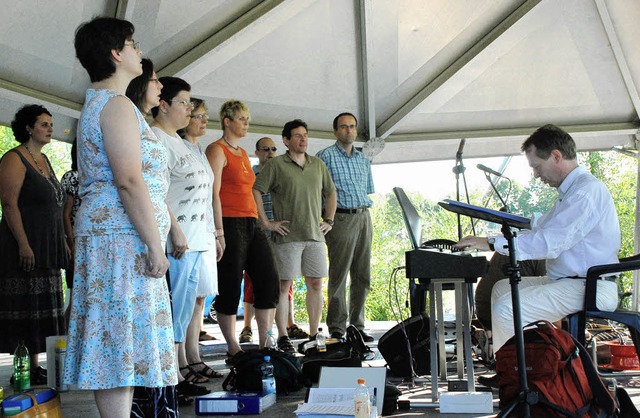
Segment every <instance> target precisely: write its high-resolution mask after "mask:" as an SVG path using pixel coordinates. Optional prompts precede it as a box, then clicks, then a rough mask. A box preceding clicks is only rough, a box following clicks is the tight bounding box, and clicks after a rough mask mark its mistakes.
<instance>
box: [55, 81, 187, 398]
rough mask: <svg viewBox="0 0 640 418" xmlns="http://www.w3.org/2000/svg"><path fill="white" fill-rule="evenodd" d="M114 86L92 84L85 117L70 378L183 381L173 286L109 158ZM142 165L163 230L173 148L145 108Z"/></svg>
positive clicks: (151, 383) (111, 382) (84, 383)
mask: <svg viewBox="0 0 640 418" xmlns="http://www.w3.org/2000/svg"><path fill="white" fill-rule="evenodd" d="M116 95H118V94H117V93H116V92H114V91H111V90H94V89H89V90H87V94H86V100H85V106H84V108H83V112H82V115H81V117H80V122H79V123H78V164H79V177H80V198H81V199H82V205H81V206H80V210H79V211H78V213H77V216H76V223H75V235H76V254H75V275H74V286H73V305H72V308H71V320H70V325H69V338H68V345H67V358H66V362H65V373H64V381H65V382H66V383H69V384H77V385H78V387H79V388H80V389H92V390H96V389H110V388H115V387H123V386H146V387H163V386H169V385H175V384H177V371H176V369H175V366H174V364H175V361H174V358H175V357H174V344H173V326H172V320H171V307H170V302H169V292H168V289H167V283H166V280H165V279H164V278H153V277H149V276H146V275H145V266H146V254H147V249H146V246H145V244H144V243H143V242H142V241H141V240H140V237H139V235H138V233H137V231H136V229H135V227H134V226H133V224H132V223H131V220H130V219H129V217H128V215H127V214H126V212H125V210H124V206H123V204H122V201H121V200H120V197H119V195H118V191H117V189H116V187H115V185H114V181H113V173H112V171H111V168H110V166H109V162H108V160H107V155H106V152H105V148H104V138H103V134H102V131H101V129H100V114H101V111H102V109H103V108H104V106H105V105H106V104H107V102H108V101H109V99H111V98H113V97H115V96H116ZM131 106H132V107H133V109H134V110H135V112H136V114H137V116H138V124H139V129H140V134H141V137H142V141H141V149H142V171H143V177H144V180H145V183H146V185H147V188H148V189H149V194H150V197H151V201H152V203H153V207H154V213H155V218H156V221H157V224H158V228H159V230H160V236H161V237H162V239H163V245H164V240H166V237H167V234H168V232H169V227H170V220H169V213H168V209H167V206H166V204H165V202H164V200H165V197H166V195H167V191H168V188H169V184H168V178H169V177H168V168H167V167H168V166H167V161H168V155H167V151H166V149H165V148H164V146H163V145H162V144H161V143H160V142H159V141H158V139H157V138H156V136H155V135H154V134H153V132H152V131H151V129H150V128H149V125H148V124H147V122H146V121H145V120H144V117H143V116H142V114H141V113H140V112H139V111H138V109H137V108H136V107H135V106H134V105H133V103H132V104H131Z"/></svg>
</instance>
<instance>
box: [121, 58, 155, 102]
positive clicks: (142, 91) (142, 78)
mask: <svg viewBox="0 0 640 418" xmlns="http://www.w3.org/2000/svg"><path fill="white" fill-rule="evenodd" d="M151 78H153V62H151V60H150V59H149V58H142V74H140V75H139V76H137V77H136V78H134V79H133V80H131V82H130V83H129V85H128V86H127V92H126V95H127V97H128V98H129V99H131V101H132V102H133V104H134V105H136V107H137V108H138V109H139V110H140V111H141V112H142V113H144V112H145V110H144V109H143V105H144V96H145V95H146V94H147V88H148V87H149V80H151Z"/></svg>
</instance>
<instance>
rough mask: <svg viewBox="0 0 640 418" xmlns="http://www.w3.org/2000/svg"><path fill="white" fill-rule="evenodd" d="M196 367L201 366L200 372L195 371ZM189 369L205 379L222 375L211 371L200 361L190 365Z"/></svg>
mask: <svg viewBox="0 0 640 418" xmlns="http://www.w3.org/2000/svg"><path fill="white" fill-rule="evenodd" d="M196 366H202V368H201V369H200V370H197V369H196ZM189 367H191V370H194V371H195V372H196V373H198V374H200V375H201V376H204V377H207V378H209V379H213V378H216V377H222V376H223V374H222V373H220V372H218V371H216V370H213V369H212V368H211V367H209V366H207V365H206V364H205V363H204V361H200V362H198V363H193V364H190V365H189Z"/></svg>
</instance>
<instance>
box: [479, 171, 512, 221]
mask: <svg viewBox="0 0 640 418" xmlns="http://www.w3.org/2000/svg"><path fill="white" fill-rule="evenodd" d="M484 176H485V178H486V179H487V181H488V182H489V184H490V185H491V188H492V189H493V192H494V193H495V194H496V196H498V199H500V202H501V203H502V207H501V208H500V212H507V213H508V212H509V208H507V202H505V201H504V199H503V198H502V196H501V195H500V192H499V191H498V189H497V188H496V185H495V184H493V182H492V181H491V175H490V174H489V173H487V172H485V173H484Z"/></svg>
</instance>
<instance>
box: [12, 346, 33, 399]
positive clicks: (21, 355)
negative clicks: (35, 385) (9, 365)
mask: <svg viewBox="0 0 640 418" xmlns="http://www.w3.org/2000/svg"><path fill="white" fill-rule="evenodd" d="M30 387H31V360H30V358H29V350H27V346H25V345H24V341H20V344H18V346H17V347H16V351H15V352H14V353H13V391H14V392H22V391H24V390H27V389H29V388H30Z"/></svg>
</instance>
